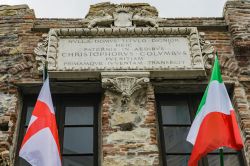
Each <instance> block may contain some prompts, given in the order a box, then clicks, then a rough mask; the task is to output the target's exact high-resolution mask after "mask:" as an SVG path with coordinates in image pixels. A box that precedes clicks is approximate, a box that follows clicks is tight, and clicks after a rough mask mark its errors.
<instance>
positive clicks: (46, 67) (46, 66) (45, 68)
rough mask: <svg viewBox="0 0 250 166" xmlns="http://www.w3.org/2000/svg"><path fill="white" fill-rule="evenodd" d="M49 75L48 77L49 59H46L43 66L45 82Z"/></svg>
mask: <svg viewBox="0 0 250 166" xmlns="http://www.w3.org/2000/svg"><path fill="white" fill-rule="evenodd" d="M47 77H48V61H47V60H46V61H45V63H44V67H43V82H45V80H46V79H47Z"/></svg>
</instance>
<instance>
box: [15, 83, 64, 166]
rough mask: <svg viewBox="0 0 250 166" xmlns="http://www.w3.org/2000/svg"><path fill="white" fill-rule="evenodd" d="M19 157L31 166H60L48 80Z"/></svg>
mask: <svg viewBox="0 0 250 166" xmlns="http://www.w3.org/2000/svg"><path fill="white" fill-rule="evenodd" d="M19 156H20V157H22V158H23V159H25V160H26V161H27V162H29V163H30V164H31V165H32V166H61V165H62V164H61V156H60V145H59V139H58V131H57V125H56V118H55V112H54V107H53V103H52V98H51V94H50V87H49V78H47V79H46V81H45V82H44V84H43V87H42V89H41V91H40V94H39V96H38V99H37V102H36V105H35V108H34V110H33V112H32V116H31V119H30V122H29V126H28V129H27V132H26V134H25V136H24V138H23V142H22V145H21V149H20V151H19Z"/></svg>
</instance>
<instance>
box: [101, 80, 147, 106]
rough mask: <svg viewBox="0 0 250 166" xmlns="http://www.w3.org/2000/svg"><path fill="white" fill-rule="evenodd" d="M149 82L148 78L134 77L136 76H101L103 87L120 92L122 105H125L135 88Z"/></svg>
mask: <svg viewBox="0 0 250 166" xmlns="http://www.w3.org/2000/svg"><path fill="white" fill-rule="evenodd" d="M148 83H149V78H146V77H145V78H136V77H129V76H123V77H116V78H103V79H102V86H103V88H105V89H108V90H110V91H114V92H117V93H121V95H122V105H126V104H127V103H128V101H129V100H130V96H131V95H132V94H133V93H134V92H135V91H137V90H139V89H141V88H143V87H145V86H146V85H147V84H148Z"/></svg>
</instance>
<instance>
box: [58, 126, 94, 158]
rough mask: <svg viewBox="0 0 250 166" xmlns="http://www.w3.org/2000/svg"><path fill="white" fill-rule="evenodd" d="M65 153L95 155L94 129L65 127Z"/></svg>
mask: <svg viewBox="0 0 250 166" xmlns="http://www.w3.org/2000/svg"><path fill="white" fill-rule="evenodd" d="M63 153H64V154H77V153H93V128H92V127H65V128H64V142H63Z"/></svg>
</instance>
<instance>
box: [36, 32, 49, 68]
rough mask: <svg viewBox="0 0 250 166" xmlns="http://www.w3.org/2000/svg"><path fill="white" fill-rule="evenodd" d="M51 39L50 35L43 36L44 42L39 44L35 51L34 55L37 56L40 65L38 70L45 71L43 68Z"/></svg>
mask: <svg viewBox="0 0 250 166" xmlns="http://www.w3.org/2000/svg"><path fill="white" fill-rule="evenodd" d="M48 41H49V37H48V34H43V35H42V42H39V43H38V44H37V47H36V48H35V49H34V53H35V55H36V61H37V64H38V70H39V71H41V70H43V66H44V64H45V61H46V57H47V48H48Z"/></svg>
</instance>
